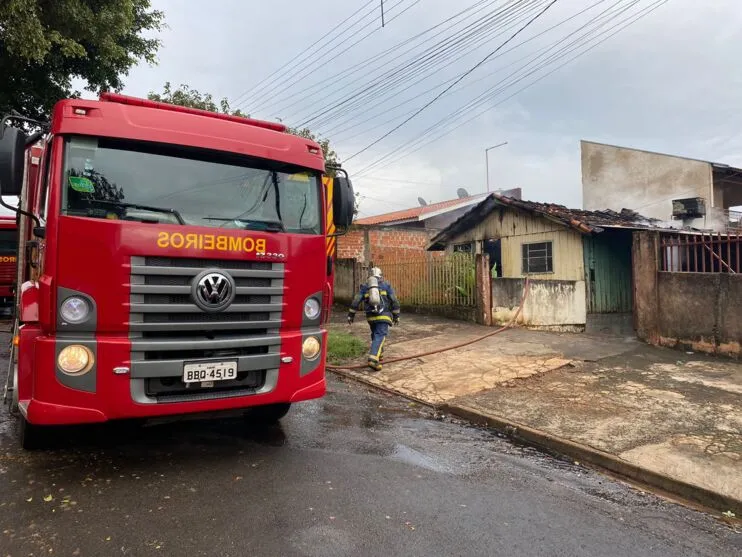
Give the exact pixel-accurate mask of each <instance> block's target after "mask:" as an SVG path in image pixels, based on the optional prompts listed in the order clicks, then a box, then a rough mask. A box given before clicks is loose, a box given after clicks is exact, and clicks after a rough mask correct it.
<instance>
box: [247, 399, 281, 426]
mask: <svg viewBox="0 0 742 557" xmlns="http://www.w3.org/2000/svg"><path fill="white" fill-rule="evenodd" d="M290 409H291V404H290V403H279V404H266V405H265V406H256V407H255V408H251V409H250V410H248V412H247V413H246V414H245V417H246V418H247V419H248V420H249V421H250V423H256V424H266V425H267V424H275V423H276V422H278V421H279V420H280V419H281V418H283V417H284V416H286V414H288V413H289V410H290Z"/></svg>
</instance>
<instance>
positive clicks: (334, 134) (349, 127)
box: [323, 0, 609, 142]
mask: <svg viewBox="0 0 742 557" xmlns="http://www.w3.org/2000/svg"><path fill="white" fill-rule="evenodd" d="M607 1H609V0H598V1H597V2H596V3H594V4H592V5H590V6H588V7H586V8H584V9H582V10H580V11H579V12H577V13H576V14H574V15H572V16H570V17H568V18H566V19H564V20H562V21H560V22H559V23H557V24H555V25H553V26H551V27H549V28H547V29H545V30H544V31H542V32H540V33H538V34H536V35H533V36H532V37H529V38H528V39H525V40H523V41H521V42H520V43H518V44H517V45H514V46H512V47H510V48H509V49H507V50H504V51H502V52H500V53H499V54H498V55H497V56H496V57H493V58H492V59H490V60H489V61H488V64H489V63H492V62H493V61H494V60H495V59H497V58H500V57H501V56H504V55H505V54H508V53H510V52H512V51H514V50H516V49H518V48H520V47H521V46H523V45H524V44H526V43H529V42H531V41H533V40H535V39H537V38H539V37H541V36H542V35H545V34H547V33H549V32H550V31H552V30H554V29H556V28H557V27H560V26H562V25H564V24H565V23H567V22H569V21H571V20H573V19H575V18H577V17H579V16H580V15H582V14H584V13H586V12H588V11H590V10H592V9H593V8H595V7H596V6H598V5H600V4H603V3H605V2H607ZM531 55H532V54H530V53H529V54H528V55H526V56H523V57H521V58H518V59H516V60H514V61H512V62H510V63H508V64H507V65H505V66H503V67H501V68H498V69H497V70H495V71H493V72H490V73H488V74H486V75H483V76H482V77H480V78H478V79H475V80H474V81H471V82H469V83H467V84H466V85H463V86H461V87H456V88H454V89H453V90H451V91H449V92H448V93H446V94H445V95H444V96H448V95H451V94H454V93H456V92H458V91H462V90H463V89H466V88H469V87H471V86H472V85H475V84H477V83H479V82H481V81H483V80H485V79H488V78H489V77H491V76H493V75H495V74H498V73H500V72H501V71H503V70H504V69H506V68H509V67H511V66H514V65H516V64H518V63H520V62H522V61H523V60H526V59H527V58H529V57H531ZM453 62H455V60H454V61H452V62H449V64H451V63H453ZM449 64H446V65H449ZM444 67H445V66H444ZM459 75H461V74H458V75H456V76H453V77H452V78H450V79H447V80H446V81H444V82H442V83H438V84H436V85H434V86H433V87H430V88H429V89H426V90H425V91H423V92H421V93H418V94H416V95H414V96H412V97H410V98H408V99H406V100H404V101H402V102H400V103H398V104H396V105H394V106H392V107H389V108H386V109H385V110H383V113H386V114H388V113H389V112H391V111H393V110H395V109H396V108H399V107H401V106H404V105H407V104H410V103H412V102H414V101H415V100H417V99H419V98H421V97H423V96H424V95H426V94H427V93H430V92H432V91H435V90H436V89H438V88H439V87H441V86H443V85H446V84H448V83H451V82H452V81H454V80H455V79H456V78H457V77H459ZM429 77H431V76H430V75H428V76H426V77H423V78H421V79H419V80H417V81H416V82H414V83H413V84H411V85H409V86H408V88H412V87H414V85H417V84H419V83H421V82H423V81H425V80H427V79H428V78H429ZM394 96H397V95H396V94H395V95H392V97H394ZM386 100H387V99H382V100H380V101H379V102H377V103H375V104H372V105H371V106H368V105H365V107H364V111H363V112H364V116H365V118H364V119H363V120H361V121H360V122H356V123H355V124H352V123H351V122H352V121H353V118H352V117H351V118H350V119H346V120H345V121H346V122H347V123H346V125H344V126H342V127H341V128H340V129H337V126H335V127H331V128H330V129H326V130H323V135H325V136H330V135H332V137H333V139H334V140H335V141H336V142H337V141H338V140H339V138H338V136H339V135H340V136H342V134H343V133H345V132H348V131H350V130H353V129H355V128H358V127H359V126H360V125H361V124H365V123H366V122H369V121H371V120H375V119H376V118H377V117H378V116H379V115H380V114H379V113H371V114H369V112H370V110H371V109H373V108H376V107H378V106H382V105H384V104H385V102H386ZM408 114H410V113H408ZM400 117H404V115H397V116H394V117H392V118H390V119H387V120H384V121H382V122H381V123H377V124H376V125H374V126H373V127H372V128H369V129H366V130H365V131H358V132H357V133H355V134H353V135H352V136H350V137H347V138H344V140H345V141H350V140H351V139H354V138H356V137H358V136H359V135H363V134H364V133H367V132H369V131H373V130H375V129H377V128H380V127H383V126H384V125H386V124H389V123H392V122H394V121H396V120H397V119H398V118H400Z"/></svg>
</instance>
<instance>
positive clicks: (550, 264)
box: [523, 242, 554, 274]
mask: <svg viewBox="0 0 742 557" xmlns="http://www.w3.org/2000/svg"><path fill="white" fill-rule="evenodd" d="M553 272H554V258H553V256H552V242H538V243H535V244H523V274H529V273H553Z"/></svg>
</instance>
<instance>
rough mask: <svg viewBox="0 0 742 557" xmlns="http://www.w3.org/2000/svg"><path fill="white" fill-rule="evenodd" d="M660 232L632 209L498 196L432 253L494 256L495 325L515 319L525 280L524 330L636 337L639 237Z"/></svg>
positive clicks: (433, 244)
mask: <svg viewBox="0 0 742 557" xmlns="http://www.w3.org/2000/svg"><path fill="white" fill-rule="evenodd" d="M659 229H663V230H664V229H667V224H666V223H663V222H661V221H659V220H657V219H652V218H648V217H646V216H643V215H641V214H639V213H637V212H636V211H633V210H629V209H623V210H621V211H613V210H600V211H587V210H583V209H570V208H567V207H564V206H562V205H557V204H553V203H538V202H533V201H524V200H521V199H512V198H508V197H505V196H502V195H499V194H496V193H495V194H492V195H490V196H488V197H486V198H485V199H484V200H482V201H481V202H480V203H478V204H477V205H475V206H473V207H472V208H471V209H470V210H469V211H468V212H466V213H465V214H464V215H463V216H461V217H460V218H459V219H457V220H456V221H454V222H453V223H451V224H450V225H449V226H448V227H446V228H445V229H444V230H442V231H440V232H438V233H437V234H436V235H435V236H434V237H433V238H432V239H431V241H430V244H429V248H428V249H430V250H431V251H434V252H436V251H437V252H439V253H445V252H448V253H451V252H455V251H467V252H469V253H477V254H485V253H486V254H487V255H488V258H487V259H488V260H489V263H490V268H491V270H493V271H494V272H492V273H491V275H492V277H493V279H492V284H491V289H489V291H490V292H491V300H490V301H488V302H487V304H488V305H489V304H490V302H491V307H492V319H493V321H494V322H497V323H506V322H508V321H509V320H510V319H511V318H512V317H513V316H514V315H515V312H516V310H517V308H518V306H519V303H520V300H521V297H522V293H523V291H524V288H525V284H526V283H525V280H526V278H527V279H528V284H529V294H528V297H527V298H526V301H525V304H524V307H523V310H522V312H521V313H520V314H519V320H520V322H522V323H523V324H525V325H528V326H532V327H536V328H545V329H555V330H560V331H582V330H585V328H586V326H587V325H588V324H589V323H592V324H595V325H596V326H597V327H599V328H602V327H604V326H606V325H607V326H610V327H611V328H618V329H621V330H625V331H626V332H632V331H633V316H632V314H633V299H632V241H633V232H634V231H637V230H659ZM463 248H466V249H463Z"/></svg>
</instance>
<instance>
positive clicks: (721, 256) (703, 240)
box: [660, 234, 742, 274]
mask: <svg viewBox="0 0 742 557" xmlns="http://www.w3.org/2000/svg"><path fill="white" fill-rule="evenodd" d="M741 243H742V236H740V234H724V235H722V234H715V235H714V234H682V235H673V236H663V237H662V239H661V240H660V271H664V272H671V273H732V274H736V273H739V272H740V270H742V264H741V262H740V250H741V249H742V245H741Z"/></svg>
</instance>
